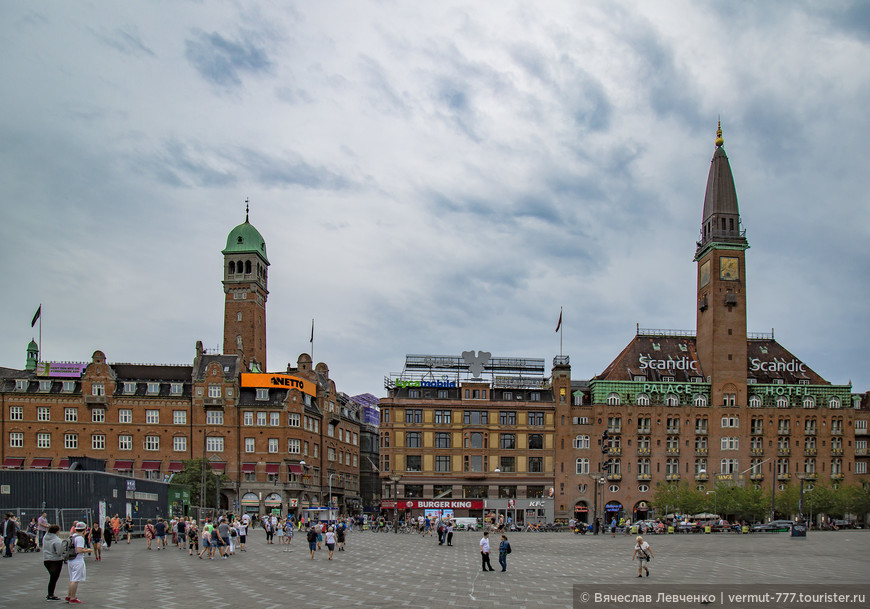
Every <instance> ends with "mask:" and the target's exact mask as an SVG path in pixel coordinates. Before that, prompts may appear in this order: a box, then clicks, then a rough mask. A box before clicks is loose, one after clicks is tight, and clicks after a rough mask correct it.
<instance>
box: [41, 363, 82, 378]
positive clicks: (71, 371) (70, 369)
mask: <svg viewBox="0 0 870 609" xmlns="http://www.w3.org/2000/svg"><path fill="white" fill-rule="evenodd" d="M87 367H88V365H87V364H71V363H66V362H63V363H58V362H39V363H38V364H36V376H56V377H61V378H80V377H81V376H82V374H84V371H85V368H87Z"/></svg>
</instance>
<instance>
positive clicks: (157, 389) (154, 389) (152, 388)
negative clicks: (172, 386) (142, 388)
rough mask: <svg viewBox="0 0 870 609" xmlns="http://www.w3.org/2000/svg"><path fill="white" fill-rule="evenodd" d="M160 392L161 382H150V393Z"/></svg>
mask: <svg viewBox="0 0 870 609" xmlns="http://www.w3.org/2000/svg"><path fill="white" fill-rule="evenodd" d="M158 393H160V383H148V395H157V394H158Z"/></svg>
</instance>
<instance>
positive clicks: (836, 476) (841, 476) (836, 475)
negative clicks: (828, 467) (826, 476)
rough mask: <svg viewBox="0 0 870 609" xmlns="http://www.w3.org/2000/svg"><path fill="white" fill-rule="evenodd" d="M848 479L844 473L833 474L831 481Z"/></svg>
mask: <svg viewBox="0 0 870 609" xmlns="http://www.w3.org/2000/svg"><path fill="white" fill-rule="evenodd" d="M845 477H846V474H844V473H843V472H837V473H836V474H831V480H842V479H843V478H845Z"/></svg>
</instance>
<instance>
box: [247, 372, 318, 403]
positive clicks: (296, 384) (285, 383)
mask: <svg viewBox="0 0 870 609" xmlns="http://www.w3.org/2000/svg"><path fill="white" fill-rule="evenodd" d="M242 387H259V388H264V387H274V388H278V389H298V390H299V391H301V392H302V393H307V394H308V395H310V396H312V397H317V387H316V386H315V385H314V383H312V382H311V381H307V380H305V379H302V378H299V377H298V376H290V375H289V374H257V373H254V372H243V373H242Z"/></svg>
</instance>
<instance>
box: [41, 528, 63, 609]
mask: <svg viewBox="0 0 870 609" xmlns="http://www.w3.org/2000/svg"><path fill="white" fill-rule="evenodd" d="M58 531H60V527H59V526H57V525H56V524H52V525H49V527H48V530H47V531H46V533H45V536H44V537H43V538H42V564H44V565H45V568H46V569H47V570H48V595H47V596H46V597H45V600H47V601H59V600H60V597H59V596H55V595H54V588H55V587H56V586H57V580H58V579H59V578H60V572H61V571H63V555H62V554H61V551H62V548H63V541H62V540H61V538H60V537H58V536H57V533H58Z"/></svg>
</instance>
